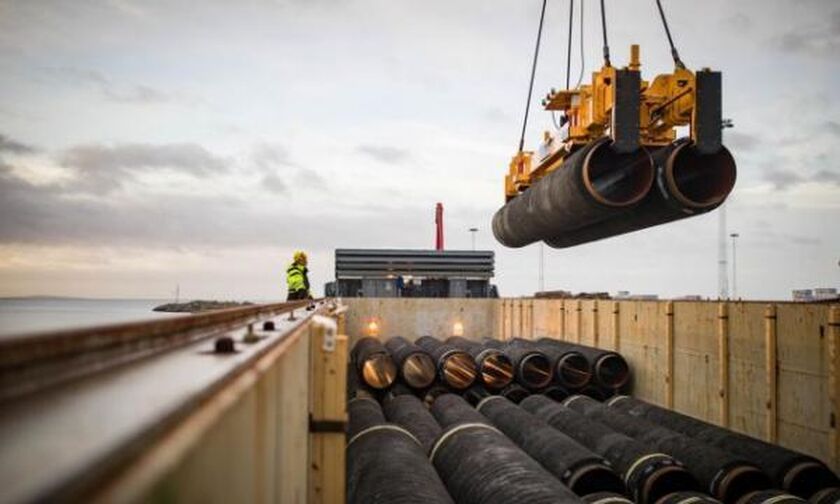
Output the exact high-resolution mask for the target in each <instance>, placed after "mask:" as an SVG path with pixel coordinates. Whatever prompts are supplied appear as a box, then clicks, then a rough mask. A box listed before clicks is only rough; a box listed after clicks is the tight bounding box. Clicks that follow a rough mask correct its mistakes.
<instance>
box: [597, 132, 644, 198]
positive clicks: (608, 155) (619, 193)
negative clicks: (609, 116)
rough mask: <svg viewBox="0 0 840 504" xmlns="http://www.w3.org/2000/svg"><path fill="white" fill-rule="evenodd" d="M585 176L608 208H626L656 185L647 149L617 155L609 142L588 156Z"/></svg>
mask: <svg viewBox="0 0 840 504" xmlns="http://www.w3.org/2000/svg"><path fill="white" fill-rule="evenodd" d="M583 176H584V179H585V180H586V181H587V186H588V187H589V189H590V191H594V193H595V194H593V196H595V197H596V198H597V199H600V200H602V201H603V202H604V203H606V204H608V205H614V206H624V205H630V204H633V203H635V202H637V201H639V200H641V199H642V198H643V197H644V196H645V195H646V194H647V193H648V191H649V190H650V188H651V186H652V185H653V179H654V176H655V172H654V168H653V161H652V160H651V158H650V156H649V155H648V153H647V151H645V150H644V149H639V150H637V151H636V152H633V153H630V154H623V153H618V152H615V151H614V150H613V149H612V147H610V144H609V143H608V142H604V143H602V144H600V145H598V146H597V147H595V148H594V149H593V150H592V152H590V153H589V155H588V156H587V158H586V160H585V162H584V167H583Z"/></svg>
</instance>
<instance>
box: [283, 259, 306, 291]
mask: <svg viewBox="0 0 840 504" xmlns="http://www.w3.org/2000/svg"><path fill="white" fill-rule="evenodd" d="M308 273H309V270H307V269H306V266H302V265H300V264H298V263H293V264H292V265H291V266H289V267H288V268H286V286H287V287H288V288H289V292H298V291H305V292H309V277H308Z"/></svg>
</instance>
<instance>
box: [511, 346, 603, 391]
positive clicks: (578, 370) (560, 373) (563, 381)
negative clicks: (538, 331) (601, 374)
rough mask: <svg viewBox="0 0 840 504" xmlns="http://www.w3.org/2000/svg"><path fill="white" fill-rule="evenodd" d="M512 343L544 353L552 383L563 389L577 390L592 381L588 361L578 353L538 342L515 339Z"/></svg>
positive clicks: (570, 349)
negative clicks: (551, 374) (549, 362)
mask: <svg viewBox="0 0 840 504" xmlns="http://www.w3.org/2000/svg"><path fill="white" fill-rule="evenodd" d="M514 341H516V342H520V343H521V344H525V345H530V346H532V347H533V348H534V349H535V350H539V351H540V352H542V353H544V354H545V355H546V356H547V357H548V358H549V359H550V360H551V368H552V369H553V370H554V381H555V382H556V383H557V384H558V385H560V386H562V387H563V388H565V389H567V390H578V389H581V388H583V387H585V386H587V385H589V382H590V381H591V380H592V368H591V367H590V365H589V361H588V360H587V359H586V357H585V356H584V355H583V354H582V353H580V352H579V351H577V350H575V349H573V348H560V347H558V346H556V345H550V344H544V343H542V342H541V341H539V340H538V341H532V340H525V339H520V338H516V339H514Z"/></svg>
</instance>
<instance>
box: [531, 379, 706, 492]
mask: <svg viewBox="0 0 840 504" xmlns="http://www.w3.org/2000/svg"><path fill="white" fill-rule="evenodd" d="M520 404H521V406H522V407H523V408H524V409H525V410H526V411H529V412H530V413H532V414H534V415H536V416H537V417H539V418H541V419H542V420H544V421H545V422H547V423H548V424H549V425H551V426H552V427H554V428H555V429H558V430H560V431H561V432H563V433H565V434H566V435H568V436H570V437H572V438H573V439H575V440H576V441H577V442H579V443H580V444H582V445H583V446H585V447H587V448H589V449H590V450H592V451H593V452H595V453H597V454H598V455H600V456H602V457H604V458H605V459H606V460H608V461H609V462H610V463H611V464H612V466H613V468H614V469H615V470H616V471H617V472H619V473H620V474H621V475H622V477H623V479H624V483H625V485H626V486H627V488H628V490H629V491H630V493H631V494H632V496H633V498H634V500H635V501H636V502H639V503H641V504H654V503H655V502H656V501H657V500H659V499H660V498H661V497H664V496H666V495H668V494H671V493H674V492H679V491H684V490H700V488H699V485H698V484H697V482H696V481H695V480H694V478H693V477H692V476H691V474H690V473H689V472H688V471H687V470H686V469H685V468H684V467H683V466H682V464H680V463H679V462H678V461H677V460H675V459H674V458H673V457H671V456H670V455H667V454H664V453H659V452H657V451H655V450H654V449H652V448H650V447H648V446H645V445H643V444H641V443H639V442H638V441H636V440H634V439H632V438H630V437H629V436H627V435H625V434H621V433H618V432H615V431H614V430H613V429H610V428H609V427H607V426H606V425H604V424H602V423H600V422H596V421H593V420H592V419H590V418H587V417H585V416H584V415H582V414H580V413H578V412H577V411H574V410H572V409H570V408H567V407H565V406H563V405H561V404H558V403H557V402H555V401H552V400H551V399H549V398H547V397H545V396H542V395H532V396H530V397H527V398H526V399H524V400H523V401H522V402H521V403H520Z"/></svg>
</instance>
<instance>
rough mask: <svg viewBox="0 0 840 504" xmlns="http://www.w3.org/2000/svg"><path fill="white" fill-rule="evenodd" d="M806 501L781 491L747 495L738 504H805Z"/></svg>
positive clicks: (763, 491) (766, 491)
mask: <svg viewBox="0 0 840 504" xmlns="http://www.w3.org/2000/svg"><path fill="white" fill-rule="evenodd" d="M805 502H807V501H806V500H805V499H802V498H800V497H797V496H795V495H790V494H788V493H785V492H783V491H781V490H762V491H761V492H753V493H751V494H749V495H745V496H744V497H743V498H742V499H741V500H739V501H738V504H803V503H805Z"/></svg>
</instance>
